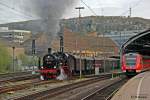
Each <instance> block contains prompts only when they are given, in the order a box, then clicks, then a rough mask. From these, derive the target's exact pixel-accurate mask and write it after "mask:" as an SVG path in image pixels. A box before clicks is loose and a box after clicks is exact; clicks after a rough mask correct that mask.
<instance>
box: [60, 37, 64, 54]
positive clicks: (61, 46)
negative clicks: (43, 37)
mask: <svg viewBox="0 0 150 100" xmlns="http://www.w3.org/2000/svg"><path fill="white" fill-rule="evenodd" d="M60 52H62V53H63V52H64V37H63V36H60Z"/></svg>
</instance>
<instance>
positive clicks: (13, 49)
mask: <svg viewBox="0 0 150 100" xmlns="http://www.w3.org/2000/svg"><path fill="white" fill-rule="evenodd" d="M14 38H15V33H12V43H13V46H12V64H13V65H12V67H13V68H12V69H13V72H15V43H14V40H15V39H14Z"/></svg>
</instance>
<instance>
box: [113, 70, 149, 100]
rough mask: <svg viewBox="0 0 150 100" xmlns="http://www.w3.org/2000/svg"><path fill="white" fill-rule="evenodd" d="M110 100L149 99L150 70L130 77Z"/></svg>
mask: <svg viewBox="0 0 150 100" xmlns="http://www.w3.org/2000/svg"><path fill="white" fill-rule="evenodd" d="M111 100H150V71H147V72H144V73H141V74H138V75H136V76H135V77H133V78H132V79H130V80H129V81H128V82H127V83H126V84H125V85H124V86H122V87H121V89H119V91H118V92H117V93H116V94H115V95H114V96H113V98H112V99H111Z"/></svg>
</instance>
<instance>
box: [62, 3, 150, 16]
mask: <svg viewBox="0 0 150 100" xmlns="http://www.w3.org/2000/svg"><path fill="white" fill-rule="evenodd" d="M83 1H84V3H86V4H87V5H88V6H89V7H90V8H91V9H92V10H93V11H94V12H95V13H96V15H103V16H128V15H129V8H130V7H131V8H132V14H131V16H132V17H143V18H147V19H150V10H149V9H150V0H83ZM76 6H83V7H85V9H84V10H82V11H81V14H82V16H90V15H95V14H93V13H92V12H91V11H90V10H89V9H88V8H87V7H86V6H85V5H84V4H83V3H82V2H81V1H80V2H79V3H78V5H76ZM70 16H73V17H77V16H78V11H77V10H75V9H72V10H71V12H70V13H68V15H66V16H64V17H66V18H69V17H70Z"/></svg>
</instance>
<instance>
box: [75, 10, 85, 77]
mask: <svg viewBox="0 0 150 100" xmlns="http://www.w3.org/2000/svg"><path fill="white" fill-rule="evenodd" d="M75 9H78V10H79V22H78V31H79V33H80V32H81V27H80V22H81V20H80V18H81V9H84V7H76V8H75ZM76 47H77V39H76ZM81 52H82V50H81V48H80V79H81V78H82V64H81Z"/></svg>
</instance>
